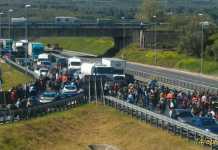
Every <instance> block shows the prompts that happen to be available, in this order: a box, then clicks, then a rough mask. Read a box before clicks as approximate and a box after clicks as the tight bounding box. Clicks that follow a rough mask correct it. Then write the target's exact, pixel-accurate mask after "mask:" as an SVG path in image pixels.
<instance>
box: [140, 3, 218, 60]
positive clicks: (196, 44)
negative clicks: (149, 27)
mask: <svg viewBox="0 0 218 150" xmlns="http://www.w3.org/2000/svg"><path fill="white" fill-rule="evenodd" d="M162 2H163V1H161V0H143V5H142V7H141V9H140V12H139V13H138V15H137V18H138V19H141V20H143V21H148V22H154V23H155V22H156V23H158V24H159V26H158V29H157V30H169V31H175V32H179V33H180V37H179V38H178V40H177V41H176V42H174V45H173V46H174V48H176V49H177V50H178V51H179V52H181V53H185V54H186V55H190V56H196V57H201V55H202V54H203V55H204V57H208V58H214V59H215V60H216V61H218V30H217V22H216V21H217V18H216V15H215V14H214V13H212V14H211V13H210V12H209V11H207V10H208V8H206V9H195V11H193V12H189V11H182V12H179V11H178V12H172V11H171V10H170V9H169V7H162V6H163V3H162ZM217 4H218V3H217ZM211 11H212V10H211ZM160 24H165V26H164V27H163V26H162V25H160ZM171 46H172V45H171ZM202 49H203V53H202Z"/></svg>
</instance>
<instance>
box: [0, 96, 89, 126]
mask: <svg viewBox="0 0 218 150" xmlns="http://www.w3.org/2000/svg"><path fill="white" fill-rule="evenodd" d="M86 103H87V99H84V94H83V93H82V94H80V95H77V96H75V97H70V98H66V99H63V100H59V101H55V102H51V103H47V104H39V105H35V106H32V107H26V108H19V109H13V108H11V109H10V108H1V109H0V123H1V124H5V123H11V122H14V121H19V120H27V119H31V118H34V117H38V116H43V115H46V114H48V113H51V112H60V111H64V110H67V109H69V108H71V107H76V106H80V105H82V104H86Z"/></svg>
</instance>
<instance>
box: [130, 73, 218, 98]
mask: <svg viewBox="0 0 218 150" xmlns="http://www.w3.org/2000/svg"><path fill="white" fill-rule="evenodd" d="M126 72H127V73H128V74H131V75H134V76H135V77H136V78H138V79H140V80H143V79H156V80H157V81H159V82H161V83H164V84H168V85H171V86H175V87H181V88H182V89H184V90H186V91H187V90H198V91H208V92H210V93H213V94H217V93H218V88H215V87H210V86H206V85H203V84H196V83H192V82H188V81H185V80H180V79H170V78H168V77H166V76H159V75H154V74H152V73H148V72H142V71H135V70H132V69H127V70H126Z"/></svg>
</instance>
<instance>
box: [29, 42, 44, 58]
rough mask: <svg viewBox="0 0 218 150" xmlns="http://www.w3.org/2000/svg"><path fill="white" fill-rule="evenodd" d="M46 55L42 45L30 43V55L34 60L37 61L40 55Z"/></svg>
mask: <svg viewBox="0 0 218 150" xmlns="http://www.w3.org/2000/svg"><path fill="white" fill-rule="evenodd" d="M42 53H44V45H43V44H42V43H33V42H31V43H29V44H28V55H29V57H31V58H32V59H34V60H37V58H38V56H39V55H40V54H42Z"/></svg>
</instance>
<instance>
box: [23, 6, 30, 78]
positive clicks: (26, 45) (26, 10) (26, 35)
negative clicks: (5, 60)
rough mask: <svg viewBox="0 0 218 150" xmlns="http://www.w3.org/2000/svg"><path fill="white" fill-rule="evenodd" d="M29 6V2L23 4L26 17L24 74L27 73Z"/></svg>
mask: <svg viewBox="0 0 218 150" xmlns="http://www.w3.org/2000/svg"><path fill="white" fill-rule="evenodd" d="M30 7H31V5H29V4H26V5H25V18H26V21H25V43H24V45H25V67H26V69H25V74H27V55H28V54H27V53H28V52H27V51H28V42H29V41H28V8H30Z"/></svg>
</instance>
